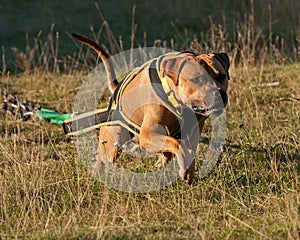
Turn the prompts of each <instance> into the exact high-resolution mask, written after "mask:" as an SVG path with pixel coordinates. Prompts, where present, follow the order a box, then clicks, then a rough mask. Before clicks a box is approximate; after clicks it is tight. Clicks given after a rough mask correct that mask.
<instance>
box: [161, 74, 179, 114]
mask: <svg viewBox="0 0 300 240" xmlns="http://www.w3.org/2000/svg"><path fill="white" fill-rule="evenodd" d="M161 84H162V87H163V89H164V92H165V93H166V94H167V96H168V100H169V102H170V103H171V104H172V105H173V107H175V108H177V107H178V106H179V103H178V101H177V99H176V98H175V96H174V92H173V91H172V89H171V88H170V86H169V84H168V81H167V77H166V75H164V76H163V77H162V78H161Z"/></svg>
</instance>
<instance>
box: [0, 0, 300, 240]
mask: <svg viewBox="0 0 300 240" xmlns="http://www.w3.org/2000/svg"><path fill="white" fill-rule="evenodd" d="M10 2H13V1H8V2H7V3H2V5H1V6H2V7H3V6H10ZM30 2H31V1H26V2H24V3H23V4H24V5H26V4H27V3H30ZM53 2H55V1H53ZM175 2H176V4H177V5H179V6H177V5H176V4H175V5H176V6H174V9H178V8H180V6H181V5H180V4H181V2H180V1H175ZM212 2H213V1H212ZM224 2H225V1H224ZM254 2H255V1H254ZM262 2H263V1H262ZM277 2H279V1H274V4H275V5H276V4H278V3H277ZM291 2H293V1H286V2H285V4H282V6H281V8H283V9H290V8H289V7H290V3H291ZM77 4H78V3H77ZM106 4H108V3H106ZM147 4H150V3H147ZM195 4H196V3H195ZM198 4H200V3H198ZM256 4H260V3H256ZM294 4H296V6H295V9H297V7H299V4H298V5H297V2H295V3H294ZM65 5H66V3H65V4H63V6H65ZM138 6H139V5H138ZM150 6H152V5H150ZM153 6H154V5H153ZM195 6H198V7H199V5H195ZM260 6H261V8H260V9H261V11H262V10H263V9H267V6H264V7H262V5H260ZM65 7H66V6H65ZM73 7H74V6H71V8H72V9H73ZM82 7H83V6H82ZM234 7H235V5H234ZM241 7H245V6H244V3H243V4H241ZM190 8H192V7H190ZM228 8H229V6H228ZM249 8H250V9H251V5H250V7H249ZM281 8H275V7H273V10H272V11H274V12H278V13H280V12H281V11H282V9H281ZM110 9H111V8H110ZM0 10H1V8H0ZM11 11H13V10H11ZM205 11H208V10H205ZM174 12H176V11H175V10H174ZM96 13H97V11H96ZM248 13H249V14H248V15H247V17H245V21H244V20H243V21H241V22H239V23H237V24H236V25H235V28H234V29H232V30H229V28H228V27H227V28H225V27H224V26H223V25H222V26H220V25H217V24H215V25H214V24H212V23H211V25H210V28H209V30H208V31H207V32H205V34H203V35H201V36H202V37H201V36H198V37H195V38H190V39H185V35H182V32H179V33H178V32H174V33H173V35H174V37H175V35H176V34H177V35H176V36H177V42H176V44H174V45H173V47H174V48H175V49H176V50H182V49H183V48H188V49H191V50H194V51H196V52H209V51H220V50H223V51H227V52H228V53H229V55H230V59H231V63H232V66H231V69H230V76H231V80H230V85H229V98H230V101H229V105H228V107H227V124H228V128H227V137H226V142H225V148H224V151H223V153H222V155H221V156H220V159H219V164H218V165H217V166H216V168H215V169H214V171H213V172H212V173H211V174H210V175H209V176H208V177H207V178H205V179H198V178H196V181H195V182H194V183H193V184H192V185H191V186H188V185H186V184H185V183H183V182H181V181H176V182H174V183H173V184H171V185H170V186H168V187H166V188H165V189H162V190H160V191H155V192H151V193H144V194H134V193H125V192H121V191H117V190H114V189H110V188H108V187H107V186H105V185H104V184H102V183H100V182H99V181H97V180H96V179H95V178H94V177H93V176H92V175H91V174H90V173H89V172H88V171H87V169H86V167H85V166H84V164H83V163H82V161H81V160H80V159H79V156H78V154H77V151H76V148H75V145H74V142H73V141H72V139H71V138H69V137H66V136H65V135H64V133H63V130H62V128H61V126H57V125H51V124H49V123H47V122H38V121H36V120H33V119H32V120H29V121H27V122H23V121H20V120H18V119H16V118H15V117H14V116H11V115H9V114H7V115H3V116H0V239H12V238H23V239H96V238H98V239H299V237H300V219H299V216H300V183H299V176H300V127H299V123H300V122H299V119H300V84H299V83H300V75H299V72H300V63H299V62H298V61H297V60H298V58H299V52H300V49H298V46H299V45H297V44H299V41H300V40H297V35H295V41H294V42H292V41H289V40H287V39H286V38H281V37H280V34H279V35H277V34H276V31H274V32H273V31H272V32H270V33H269V34H264V31H260V29H261V28H259V27H257V25H254V23H253V21H252V20H253V19H256V16H254V14H253V12H252V13H251V11H249V12H248ZM287 13H288V11H287ZM128 14H129V16H131V8H130V10H129V13H128ZM85 16H87V15H85ZM287 16H288V15H287ZM229 17H232V16H229ZM297 17H299V15H293V14H289V16H288V17H287V18H291V19H293V18H296V19H297ZM180 18H183V17H182V16H180V17H179V19H180ZM287 18H285V20H282V25H281V24H279V23H277V25H280V26H281V27H282V29H283V26H284V25H285V24H286V22H285V21H286V19H287ZM258 20H259V18H258ZM258 20H257V21H258ZM280 20H281V19H280ZM139 21H142V20H141V19H139V17H137V23H138V24H139ZM182 21H183V20H182ZM232 21H234V18H232ZM179 22H180V21H179ZM183 22H184V21H183ZM266 24H267V25H268V22H266ZM130 25H131V23H130V22H129V26H130ZM28 26H30V24H28ZM113 26H114V25H113V24H112V29H113ZM88 27H89V26H86V32H88ZM35 28H38V26H36V27H35ZM128 29H129V36H130V27H129V28H128ZM267 29H268V27H267ZM278 29H279V28H278ZM108 30H109V29H108ZM146 30H147V29H145V31H146ZM290 30H293V31H294V32H295V33H296V32H297V31H298V30H297V26H296V25H294V26H293V28H292V29H290ZM101 31H103V32H101V34H100V35H101V36H100V39H103V38H104V39H106V40H107V46H108V48H109V49H112V48H114V49H115V51H120V50H122V48H121V46H120V45H119V43H118V42H117V43H116V42H114V40H113V38H112V34H111V33H109V32H108V33H107V32H106V31H104V30H101ZM151 31H152V30H151ZM190 31H191V32H192V28H191V29H190ZM117 32H118V31H117ZM183 32H184V31H183ZM267 32H268V31H267ZM114 33H115V30H114ZM51 34H52V35H53V37H52V38H47V39H45V40H43V44H42V45H41V44H40V42H38V43H36V44H35V43H34V40H32V39H31V40H30V41H31V42H30V44H29V45H28V47H27V49H24V48H22V47H19V48H18V53H17V54H16V55H15V57H16V58H15V59H14V63H15V64H16V65H17V66H18V68H19V71H18V72H16V73H11V72H10V73H9V69H10V67H9V66H10V65H9V64H8V63H5V62H3V60H2V68H1V69H2V75H1V77H0V87H1V88H3V87H5V88H7V89H8V90H10V92H12V93H15V94H18V96H19V97H20V98H22V99H29V100H32V101H35V102H38V103H40V104H41V105H43V106H44V107H46V108H51V109H55V110H57V111H58V112H62V113H63V112H70V111H72V105H73V103H74V98H75V96H76V92H77V90H78V87H79V86H80V85H81V84H82V82H83V80H84V79H85V76H86V74H87V71H89V70H90V69H92V68H93V66H95V64H96V61H97V59H96V57H95V55H94V54H91V53H90V52H89V51H86V48H84V49H81V48H80V49H79V50H78V53H76V54H73V52H70V53H69V54H70V56H69V57H67V56H63V55H60V53H59V52H58V50H56V48H57V49H59V46H57V45H56V41H55V32H53V33H51V32H50V35H51ZM118 34H119V33H118ZM169 34H171V35H172V33H169ZM52 35H51V36H52ZM120 35H121V34H120ZM155 36H156V35H155ZM230 36H232V37H230ZM134 37H135V40H134V44H135V46H137V45H138V44H137V42H139V40H138V38H139V37H138V33H136V35H134ZM158 37H161V36H158ZM298 37H299V39H300V36H298ZM7 41H10V40H7ZM18 41H20V42H21V41H22V40H20V38H19V40H18ZM123 41H124V43H126V44H125V45H128V46H130V44H131V41H130V40H126V39H123ZM149 41H150V40H149ZM297 41H298V42H297ZM160 44H161V45H163V41H162V42H161V43H160ZM12 46H14V45H12ZM16 46H17V45H16ZM150 46H152V43H151V44H150ZM168 47H172V44H171V42H168ZM124 48H125V49H127V48H126V47H124ZM75 49H76V46H75V47H74V49H73V51H75ZM2 53H3V52H2ZM22 53H23V54H22ZM209 135H210V125H209V122H208V124H207V126H206V127H205V129H204V133H203V137H204V139H206V138H209ZM206 148H207V144H206V143H205V142H204V143H202V145H201V148H200V151H199V156H198V158H197V163H198V164H199V162H200V160H201V159H203V157H204V156H203V153H204V152H205V150H206ZM123 160H126V161H127V160H128V159H126V156H122V157H121V158H120V159H119V160H118V164H121V165H122V161H123ZM132 162H133V163H132V164H131V165H130V170H132V171H137V170H138V171H140V169H141V167H145V168H150V169H151V164H154V163H155V160H153V163H152V162H151V161H147V163H146V166H145V163H143V162H142V161H141V160H140V159H136V160H133V161H132ZM147 164H150V167H149V165H147Z"/></svg>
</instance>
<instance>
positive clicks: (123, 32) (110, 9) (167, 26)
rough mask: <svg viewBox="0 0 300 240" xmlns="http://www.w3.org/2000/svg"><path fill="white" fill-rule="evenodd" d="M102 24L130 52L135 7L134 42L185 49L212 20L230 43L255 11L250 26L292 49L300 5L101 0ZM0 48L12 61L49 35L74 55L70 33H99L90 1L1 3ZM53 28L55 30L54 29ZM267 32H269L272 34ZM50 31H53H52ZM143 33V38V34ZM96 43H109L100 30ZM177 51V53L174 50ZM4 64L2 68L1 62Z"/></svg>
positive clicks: (257, 0)
mask: <svg viewBox="0 0 300 240" xmlns="http://www.w3.org/2000/svg"><path fill="white" fill-rule="evenodd" d="M98 4H99V6H100V9H101V11H102V13H103V15H104V17H105V20H106V21H107V22H108V24H109V25H110V28H111V30H112V32H113V34H114V35H115V37H116V39H119V36H121V37H122V40H123V43H124V45H125V46H124V48H125V49H128V48H129V47H130V35H131V22H132V15H133V14H132V8H133V5H134V4H136V14H135V23H136V34H135V43H136V44H144V42H145V39H146V42H147V45H150V46H151V45H152V44H153V41H155V40H157V39H161V40H165V41H167V42H169V41H170V39H174V41H175V42H176V43H178V45H177V48H186V45H184V44H182V41H183V39H184V41H187V42H188V40H191V39H193V38H194V37H196V38H201V34H203V33H206V32H207V31H208V29H209V28H210V26H211V24H212V21H213V22H214V23H216V24H218V23H220V24H222V26H223V27H224V28H226V32H227V33H228V34H229V38H231V39H232V40H233V41H234V36H235V31H236V29H237V27H236V25H237V23H238V22H243V21H244V20H245V17H246V14H249V13H250V12H252V11H253V13H254V15H253V16H254V19H253V20H254V24H255V25H256V26H257V27H259V28H260V29H261V30H262V35H263V36H265V38H266V39H268V38H269V33H270V31H271V32H272V35H273V36H272V38H273V40H274V39H275V37H276V36H281V37H283V38H284V39H286V42H287V43H288V42H290V44H291V43H292V42H293V41H294V40H295V38H296V36H297V34H298V32H299V27H300V14H299V13H300V1H298V0H283V1H281V0H273V1H268V0H253V1H250V0H243V1H237V0H229V1H220V0H210V1H203V0H200V1H197V0H188V1H180V0H175V1H169V0H159V1H158V0H151V1H149V0H145V1H135V0H126V1H119V0H102V1H98ZM0 23H1V28H0V46H2V49H1V52H2V54H3V52H4V51H5V52H4V53H5V57H6V63H7V65H8V66H11V65H12V62H13V60H14V58H13V56H14V55H13V53H12V50H11V48H12V47H16V48H18V49H21V50H22V49H25V48H26V44H28V43H29V44H30V43H31V42H32V41H33V39H34V37H36V36H37V34H38V32H39V31H40V30H41V31H42V35H41V37H40V39H41V40H42V41H45V40H46V39H47V37H48V33H49V32H50V31H52V32H54V34H56V32H57V33H59V35H57V36H58V37H59V53H58V54H59V56H61V55H66V54H72V53H73V52H74V51H76V50H77V47H76V45H75V44H74V42H73V40H72V39H71V38H70V36H69V35H68V33H71V32H77V33H81V34H86V35H89V36H91V26H92V27H93V28H94V31H95V32H97V31H98V30H99V29H101V28H102V27H103V21H102V20H101V18H100V17H99V11H98V10H97V9H96V7H95V1H94V0H86V1H81V0H80V1H79V0H74V1H66V0H52V1H46V0H42V1H36V0H26V1H25V0H24V1H17V0H10V1H3V0H2V1H1V2H0ZM53 24H54V28H53ZM270 27H271V29H270ZM52 28H53V30H51V29H52ZM145 33H146V35H145ZM100 41H101V42H102V43H104V44H107V43H108V41H109V40H108V39H107V36H106V34H104V31H103V32H102V33H101V35H100ZM177 50H181V49H177ZM1 64H2V63H1Z"/></svg>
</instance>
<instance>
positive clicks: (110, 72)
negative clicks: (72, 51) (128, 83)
mask: <svg viewBox="0 0 300 240" xmlns="http://www.w3.org/2000/svg"><path fill="white" fill-rule="evenodd" d="M72 36H73V38H75V39H76V40H77V41H79V42H82V43H84V44H85V45H87V46H89V47H90V48H92V49H94V50H95V51H96V52H97V53H98V55H99V57H100V58H101V59H102V61H103V63H104V66H105V70H106V74H107V79H108V88H109V90H110V91H111V93H113V92H114V91H115V90H116V88H117V87H118V85H119V83H118V81H117V79H116V74H115V70H114V66H113V64H112V62H111V60H110V59H109V58H110V55H109V54H108V53H107V52H106V51H105V50H104V49H103V48H102V47H101V46H100V45H99V44H97V43H96V42H94V41H92V40H91V39H89V38H87V37H84V36H81V35H79V34H76V33H72Z"/></svg>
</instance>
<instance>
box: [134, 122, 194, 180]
mask: <svg viewBox="0 0 300 240" xmlns="http://www.w3.org/2000/svg"><path fill="white" fill-rule="evenodd" d="M140 147H141V148H143V149H145V150H146V151H147V152H150V153H155V152H158V153H171V154H172V155H175V156H176V157H177V161H178V165H179V169H180V176H181V177H182V179H183V180H185V181H186V182H187V183H189V184H190V183H191V182H192V180H193V177H194V156H193V154H192V151H191V150H190V149H189V148H188V144H187V143H186V142H185V141H184V140H183V141H182V142H180V141H179V140H177V139H175V138H173V137H169V136H165V135H162V134H159V133H156V132H153V131H150V130H149V128H141V133H140Z"/></svg>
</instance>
